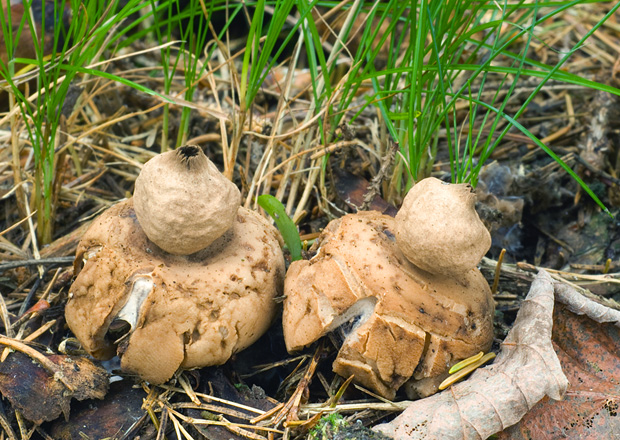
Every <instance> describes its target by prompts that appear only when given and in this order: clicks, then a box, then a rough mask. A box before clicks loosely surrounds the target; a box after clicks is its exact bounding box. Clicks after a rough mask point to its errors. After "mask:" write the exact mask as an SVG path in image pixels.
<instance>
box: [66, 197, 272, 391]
mask: <svg viewBox="0 0 620 440" xmlns="http://www.w3.org/2000/svg"><path fill="white" fill-rule="evenodd" d="M85 257H88V259H87V261H86V262H85V263H84V267H83V269H82V270H81V271H79V274H78V276H77V278H76V280H75V282H74V284H73V286H72V288H71V290H70V299H69V301H68V303H67V307H66V312H65V313H66V319H67V323H68V324H69V327H70V328H71V330H72V331H73V332H74V334H75V335H76V336H77V338H78V339H79V340H80V342H81V343H82V345H83V346H84V348H85V349H86V350H88V351H89V352H90V353H91V354H92V355H93V356H95V357H97V358H100V359H101V358H109V357H111V356H113V355H114V353H115V351H116V349H117V347H116V346H115V344H114V343H113V341H111V340H110V339H109V338H108V337H107V336H106V334H107V333H108V329H109V326H110V324H111V322H112V321H113V320H114V319H115V318H116V316H117V315H118V313H119V312H120V311H121V309H122V308H123V306H124V305H125V304H126V303H127V301H128V298H129V296H130V295H131V291H132V288H133V285H134V283H135V280H136V278H146V279H148V280H151V281H152V290H151V291H150V292H148V295H147V298H146V300H144V301H143V302H142V306H141V307H140V309H139V311H138V320H137V323H136V326H135V328H134V329H132V330H133V331H132V332H131V333H130V334H129V335H128V337H127V338H125V340H123V341H122V342H121V343H120V344H119V347H118V349H119V351H121V352H122V353H121V367H122V368H123V369H124V370H127V371H130V372H134V373H137V374H139V375H140V376H141V377H142V378H143V379H145V380H148V381H150V382H152V383H161V382H164V381H165V380H167V379H168V378H170V377H171V376H172V374H173V373H174V372H175V371H176V370H177V368H179V367H184V368H192V367H199V366H207V365H217V364H222V363H224V362H226V361H227V360H228V359H229V357H230V356H231V355H232V354H233V353H235V352H237V351H240V350H242V349H243V348H245V347H247V346H249V345H250V344H252V343H253V342H254V341H255V340H256V339H258V338H259V337H260V336H261V335H262V334H263V333H264V332H265V331H266V330H267V328H268V327H269V325H270V324H271V321H272V319H273V316H274V314H275V311H276V305H275V303H274V301H273V297H274V296H276V295H278V294H281V289H282V283H283V278H284V259H283V256H282V252H281V249H280V242H279V237H278V233H277V231H276V230H275V228H273V227H272V226H271V225H270V224H269V223H268V222H267V221H266V220H265V219H263V218H262V217H260V216H259V215H258V214H256V213H254V212H252V211H249V210H246V209H244V208H240V209H239V211H238V212H237V215H236V220H235V222H234V225H233V227H232V228H231V229H230V230H229V231H228V232H227V233H226V234H224V235H223V236H222V237H220V238H219V239H218V240H216V241H215V242H214V243H213V244H212V245H211V246H209V247H208V248H207V249H205V250H203V251H202V252H199V253H197V254H193V255H190V256H173V255H169V254H167V253H165V252H163V251H161V250H160V249H158V248H157V247H156V246H154V245H153V243H151V242H150V240H149V239H148V238H147V237H146V235H145V234H144V232H143V231H142V230H141V228H140V226H139V224H138V221H137V219H136V216H135V213H134V210H133V204H132V200H131V199H130V200H128V201H126V202H122V203H119V204H118V205H115V206H114V207H112V208H110V209H109V210H108V211H106V212H105V213H104V214H103V215H102V216H101V217H100V218H99V219H97V220H96V221H95V222H94V223H93V225H92V226H91V228H90V229H89V231H88V232H87V233H86V234H85V236H84V237H83V239H82V241H81V242H80V245H79V246H78V253H77V259H76V261H77V262H81V261H82V260H83V259H84V258H85Z"/></svg>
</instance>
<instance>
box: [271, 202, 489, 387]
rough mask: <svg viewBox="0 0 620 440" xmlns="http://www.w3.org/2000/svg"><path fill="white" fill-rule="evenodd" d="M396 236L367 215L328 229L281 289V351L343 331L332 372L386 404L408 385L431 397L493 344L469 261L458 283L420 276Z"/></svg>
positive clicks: (387, 221) (481, 284)
mask: <svg viewBox="0 0 620 440" xmlns="http://www.w3.org/2000/svg"><path fill="white" fill-rule="evenodd" d="M400 218H401V219H402V218H403V217H402V216H401V217H400ZM418 226H419V225H417V224H416V225H413V226H412V227H418ZM422 227H423V228H425V230H426V231H427V232H428V233H429V234H433V233H434V232H432V229H430V228H429V227H427V226H422ZM396 230H398V226H397V220H395V219H393V218H392V217H388V216H385V215H382V214H380V213H378V212H375V211H371V212H359V213H357V214H352V215H346V216H344V217H342V218H340V219H337V220H333V221H332V222H330V223H329V225H328V226H327V227H326V228H325V230H324V231H323V233H322V234H321V236H320V237H319V239H318V241H317V244H316V245H317V246H318V251H317V253H316V255H315V256H314V257H313V258H312V259H311V260H309V261H308V260H306V261H297V262H293V263H292V264H291V266H290V268H289V270H288V273H287V276H286V280H285V287H284V292H285V296H286V300H285V302H284V312H283V328H284V338H285V341H286V346H287V349H288V350H289V351H295V350H299V349H301V348H303V347H304V346H307V345H309V344H311V343H312V342H314V341H316V340H317V339H318V338H320V337H321V336H323V335H325V334H327V333H328V332H332V331H334V330H336V329H337V328H338V327H340V326H343V324H344V325H345V326H348V327H352V328H351V329H350V331H349V329H347V333H348V334H346V335H345V339H344V342H343V343H342V347H341V348H340V350H339V352H338V356H337V358H336V360H335V361H334V364H333V369H334V371H335V372H336V373H338V374H340V375H341V376H343V377H348V376H350V375H352V374H353V375H355V381H356V382H357V383H360V384H362V385H363V386H365V387H368V388H370V389H372V390H374V391H375V392H377V393H379V394H380V395H382V396H383V397H386V398H389V399H391V398H393V397H394V396H395V393H396V391H397V390H398V389H399V388H400V387H401V386H402V385H403V384H404V383H405V382H406V381H408V380H410V379H411V382H413V383H414V386H413V387H412V389H415V390H416V391H417V392H418V393H419V394H420V395H428V394H432V393H433V392H435V391H436V390H437V386H438V385H439V383H440V382H441V380H442V379H443V378H445V376H446V375H447V371H448V370H449V368H450V366H451V365H453V364H455V363H456V362H458V361H460V360H462V359H465V358H467V357H469V356H472V355H474V354H476V353H478V352H479V351H487V350H489V349H490V346H491V343H492V339H493V310H494V303H493V298H492V296H491V292H490V289H489V286H488V284H487V282H486V280H485V279H484V277H483V276H482V274H481V273H480V271H478V269H476V267H475V264H476V263H477V262H478V261H476V262H475V263H473V265H472V266H471V267H470V268H469V269H467V270H465V269H464V270H462V271H460V272H459V275H458V276H455V275H454V273H453V271H448V273H446V274H442V273H429V272H427V271H425V270H422V269H420V268H419V267H417V266H416V265H414V264H413V263H411V262H410V261H409V260H408V259H407V258H406V257H405V255H404V253H403V251H402V250H401V249H400V247H399V246H398V244H397V239H396V237H395V231H396ZM440 235H441V233H440ZM454 252H456V253H458V252H460V251H459V250H454ZM416 384H417V385H418V386H416Z"/></svg>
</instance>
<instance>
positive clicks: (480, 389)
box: [375, 271, 568, 440]
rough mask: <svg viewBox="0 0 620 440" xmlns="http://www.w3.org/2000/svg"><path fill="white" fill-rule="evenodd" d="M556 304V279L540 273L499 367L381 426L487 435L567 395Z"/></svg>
mask: <svg viewBox="0 0 620 440" xmlns="http://www.w3.org/2000/svg"><path fill="white" fill-rule="evenodd" d="M553 304H554V285H553V281H552V279H551V277H550V276H549V275H548V274H547V273H546V272H545V271H540V273H539V274H538V276H537V277H536V279H535V280H534V282H533V283H532V286H531V289H530V292H529V294H528V296H527V298H526V299H525V300H524V301H523V304H522V305H521V309H520V311H519V313H518V315H517V319H516V321H515V324H514V326H513V328H512V330H511V331H510V332H509V333H508V336H507V337H506V340H505V341H504V343H503V344H502V349H501V352H500V353H499V355H498V356H497V359H496V361H495V363H494V364H493V365H491V366H489V367H486V368H482V369H479V370H477V371H476V372H475V373H474V374H473V375H472V376H471V378H470V379H469V380H467V381H465V382H462V383H459V384H457V385H454V386H452V387H451V388H449V389H447V390H446V391H444V392H442V393H439V394H435V395H433V396H431V397H428V398H426V399H422V400H418V401H416V402H413V403H412V404H411V405H410V406H409V407H408V408H407V409H406V410H405V411H404V412H403V413H402V414H401V415H400V416H398V417H397V418H396V419H394V420H393V421H392V422H390V423H385V424H382V425H379V426H377V427H375V429H376V430H378V431H380V432H383V433H384V434H387V435H389V436H391V437H393V438H395V439H403V440H405V439H407V440H409V439H438V440H439V439H441V440H450V439H459V440H460V439H485V438H488V437H489V436H490V435H492V434H494V433H496V432H499V431H502V430H503V429H505V428H506V427H508V426H511V425H514V424H515V423H517V422H518V421H519V420H520V419H521V418H522V417H523V416H524V415H525V414H526V413H527V412H528V411H529V410H530V409H531V408H532V407H533V406H534V405H535V404H536V403H537V402H538V401H540V400H541V399H542V398H543V397H545V396H549V397H551V398H552V399H561V398H562V396H563V395H564V393H565V391H566V388H567V386H568V381H567V379H566V376H564V374H563V373H562V369H561V367H560V362H559V360H558V357H557V356H556V354H555V352H554V350H553V346H552V344H551V330H552V315H553Z"/></svg>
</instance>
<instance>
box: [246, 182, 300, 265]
mask: <svg viewBox="0 0 620 440" xmlns="http://www.w3.org/2000/svg"><path fill="white" fill-rule="evenodd" d="M257 201H258V204H259V205H260V207H261V208H263V209H264V210H265V211H266V212H267V214H269V215H270V216H271V217H272V218H273V220H274V221H275V222H276V226H277V227H278V229H279V230H280V234H282V238H283V239H284V242H285V243H286V246H287V247H288V250H289V251H290V252H291V258H292V260H293V261H297V260H301V259H302V255H301V240H300V239H299V232H297V226H295V223H293V220H291V218H290V217H289V216H288V214H287V213H286V209H285V208H284V205H282V203H281V202H280V201H279V200H278V199H276V198H275V197H274V196H272V195H270V194H263V195H261V196H258V199H257Z"/></svg>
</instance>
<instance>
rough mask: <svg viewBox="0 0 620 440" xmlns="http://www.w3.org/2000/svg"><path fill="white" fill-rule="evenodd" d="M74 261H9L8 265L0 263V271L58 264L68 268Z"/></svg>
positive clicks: (46, 259) (62, 259) (62, 258)
mask: <svg viewBox="0 0 620 440" xmlns="http://www.w3.org/2000/svg"><path fill="white" fill-rule="evenodd" d="M74 260H75V257H53V258H41V259H40V260H37V259H31V260H19V261H11V262H10V263H1V264H0V271H5V270H9V269H15V268H17V267H27V266H41V265H44V264H60V265H64V266H70V265H71V264H73V261H74Z"/></svg>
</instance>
